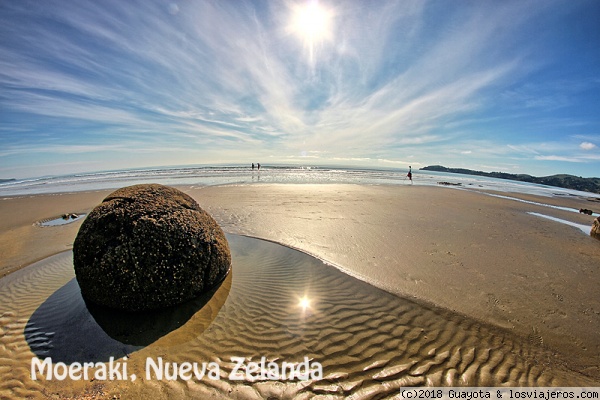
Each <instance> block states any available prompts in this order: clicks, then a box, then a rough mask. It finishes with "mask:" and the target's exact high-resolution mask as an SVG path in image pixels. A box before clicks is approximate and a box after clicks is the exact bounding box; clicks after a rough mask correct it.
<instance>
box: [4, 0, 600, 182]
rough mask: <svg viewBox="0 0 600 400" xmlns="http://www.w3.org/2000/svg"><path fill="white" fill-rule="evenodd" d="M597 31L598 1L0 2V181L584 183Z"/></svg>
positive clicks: (598, 143) (590, 171)
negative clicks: (284, 167)
mask: <svg viewBox="0 0 600 400" xmlns="http://www.w3.org/2000/svg"><path fill="white" fill-rule="evenodd" d="M305 15H308V17H303V16H305ZM598 21H600V1H597V0H590V1H585V0H561V1H554V0H535V1H528V0H517V1H511V0H503V1H496V0H494V1H485V0H482V1H466V0H464V1H462V0H461V1H447V0H435V1H426V0H418V1H410V0H406V1H385V0H377V1H324V0H322V1H320V2H315V1H314V0H313V1H312V2H306V1H296V2H293V1H266V0H265V1H256V2H251V1H246V2H242V1H233V0H231V1H224V0H223V1H193V0H181V1H151V0H144V1H121V0H119V1H111V0H102V1H96V0H94V1H85V0H77V1H75V0H73V1H37V0H35V1H28V0H3V1H2V2H0V178H9V177H16V178H24V177H33V176H42V175H49V174H50V175H54V174H68V173H73V172H85V171H98V170H108V169H121V168H131V167H146V166H160V165H182V164H216V163H250V162H261V163H262V164H265V165H268V164H269V163H296V164H304V165H316V164H323V165H324V164H343V165H359V166H374V167H397V168H407V167H408V165H412V167H413V168H419V167H422V166H425V165H431V164H442V165H446V166H452V167H464V168H472V169H479V170H485V171H505V172H513V173H530V174H533V175H550V174H555V173H571V174H574V175H581V176H600V24H599V23H598Z"/></svg>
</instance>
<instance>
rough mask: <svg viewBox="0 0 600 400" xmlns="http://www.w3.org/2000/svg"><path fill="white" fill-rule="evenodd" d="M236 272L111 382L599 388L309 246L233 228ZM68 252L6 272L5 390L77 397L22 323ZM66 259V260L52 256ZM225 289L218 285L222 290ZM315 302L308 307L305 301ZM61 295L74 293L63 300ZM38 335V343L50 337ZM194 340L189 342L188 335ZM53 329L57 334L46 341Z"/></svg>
mask: <svg viewBox="0 0 600 400" xmlns="http://www.w3.org/2000/svg"><path fill="white" fill-rule="evenodd" d="M228 240H229V242H230V246H231V249H232V256H233V270H232V274H233V277H232V281H231V287H230V288H229V289H228V290H229V291H228V294H227V299H226V301H224V304H223V305H222V307H220V310H218V314H216V315H214V316H213V317H214V319H212V318H213V317H211V319H212V322H211V323H210V324H208V326H207V327H206V329H202V330H200V331H199V330H198V329H197V327H194V324H193V323H187V324H185V325H183V326H182V327H180V328H179V329H177V330H176V331H173V332H171V333H170V334H167V335H166V336H164V337H161V338H160V339H158V340H157V341H156V342H154V343H152V344H150V345H148V346H146V347H144V348H141V349H140V350H138V351H136V352H133V353H132V354H131V358H130V360H129V364H128V367H129V371H130V373H135V374H136V375H137V376H138V377H139V379H137V380H136V381H135V382H130V381H129V382H107V383H106V386H105V387H104V389H103V390H104V391H105V393H106V394H107V395H109V396H111V395H113V394H115V395H119V396H122V397H123V398H143V397H152V398H165V399H166V398H199V399H200V398H208V397H215V398H240V399H242V398H243V399H253V398H256V399H261V398H290V399H291V398H313V397H315V396H317V397H320V396H323V397H326V398H353V399H372V398H392V397H394V396H396V395H397V394H398V389H399V388H400V387H402V386H419V385H435V386H447V385H460V386H502V385H506V386H520V385H525V386H554V385H577V386H579V385H581V386H596V385H598V382H594V381H592V380H590V379H589V378H587V377H585V376H583V375H581V374H578V373H576V372H573V371H571V370H569V369H568V368H567V367H564V366H563V364H561V362H560V357H559V355H557V354H554V353H553V352H552V351H550V350H549V349H546V348H544V347H543V346H542V345H541V344H540V343H539V342H536V341H531V340H528V339H527V338H520V337H517V336H514V335H513V334H511V333H509V332H506V331H504V330H502V329H499V328H495V327H492V326H488V325H484V324H482V323H479V322H477V321H473V320H470V319H468V318H465V317H463V316H460V315H456V314H453V313H451V312H448V311H445V310H441V309H436V308H433V307H429V306H424V305H421V304H417V303H415V302H412V301H409V300H406V299H402V298H399V297H397V296H394V295H391V294H389V293H387V292H384V291H382V290H380V289H377V288H375V287H373V286H371V285H368V284H366V283H364V282H361V281H359V280H356V279H354V278H351V277H349V276H347V275H345V274H344V273H342V272H340V271H338V270H337V269H335V268H333V267H331V266H327V265H325V264H323V263H322V262H320V261H319V260H317V259H315V258H313V257H310V256H307V255H306V254H303V253H301V252H298V251H295V250H292V249H289V248H286V247H283V246H280V245H278V244H275V243H270V242H266V241H261V240H257V239H251V238H247V237H242V236H235V235H229V236H228ZM70 262H71V260H70V253H69V252H67V253H63V254H62V255H58V256H56V257H55V258H50V259H48V260H45V261H43V262H41V263H38V264H37V265H33V266H31V267H28V269H27V271H25V270H22V271H19V273H20V276H16V275H14V274H13V275H14V276H13V275H11V276H9V277H7V278H10V279H5V280H2V281H0V287H1V289H2V291H1V292H0V293H1V294H0V302H2V304H5V305H8V309H6V308H5V309H4V310H3V311H2V314H1V315H0V326H1V329H2V338H1V339H0V340H1V345H0V373H1V374H2V376H3V377H6V378H5V379H3V380H2V382H1V383H0V397H2V398H4V397H6V398H19V397H26V396H32V397H44V396H45V395H44V393H55V392H59V393H62V394H64V395H67V396H74V395H76V394H78V393H81V392H82V391H85V390H86V388H85V384H88V385H91V384H92V383H89V382H88V383H82V385H80V386H76V385H75V386H69V385H64V383H63V384H62V385H59V383H57V382H44V381H42V382H40V381H36V382H34V381H31V379H29V376H28V375H29V366H30V358H31V357H32V356H33V354H34V353H33V352H32V349H31V348H30V346H31V342H30V343H29V345H28V344H27V342H26V341H25V335H24V329H25V327H26V325H27V320H28V317H29V316H31V314H32V313H33V312H34V311H35V309H36V307H37V306H39V305H40V304H41V303H42V302H44V301H45V300H46V299H47V298H48V297H49V296H50V295H51V294H52V293H53V292H55V291H57V290H58V289H59V288H60V287H61V286H64V285H65V284H66V283H67V282H69V280H70V279H71V278H72V277H73V275H72V265H71V264H70ZM55 264H60V265H58V266H57V265H55ZM217 295H218V292H217ZM303 297H305V298H306V299H308V300H309V301H310V305H309V306H308V307H303V306H301V305H300V299H301V298H303ZM64 301H69V300H68V299H65V300H64ZM44 334H45V336H44V335H40V337H41V339H40V342H39V343H38V344H37V345H39V346H48V345H52V337H51V336H48V335H47V332H45V333H44ZM182 337H185V338H186V340H185V341H182V340H181V338H182ZM48 338H49V339H50V340H48ZM232 356H236V357H244V358H246V359H247V360H252V361H259V360H260V357H261V356H265V357H266V358H267V360H268V361H273V360H274V361H277V362H282V361H286V362H300V361H302V360H303V359H304V357H305V356H306V357H308V358H309V359H310V360H313V361H317V362H319V363H321V364H322V366H323V371H324V373H323V379H322V380H318V381H306V382H299V381H292V382H289V381H285V382H273V381H268V380H267V381H260V380H258V381H252V382H247V381H230V380H229V379H228V376H229V373H230V372H231V370H232V368H233V363H232V362H231V357H232ZM147 357H151V358H154V359H156V358H157V357H162V358H163V359H164V360H165V361H169V362H173V363H182V362H198V363H202V362H210V361H215V362H217V363H218V364H219V365H220V367H221V378H222V379H220V380H215V381H211V380H207V379H206V378H204V379H202V380H195V379H192V380H190V381H182V380H174V381H166V380H164V381H160V380H155V379H154V380H146V379H145V369H144V363H145V360H146V358H147Z"/></svg>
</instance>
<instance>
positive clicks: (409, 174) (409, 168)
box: [406, 165, 412, 183]
mask: <svg viewBox="0 0 600 400" xmlns="http://www.w3.org/2000/svg"><path fill="white" fill-rule="evenodd" d="M406 176H407V177H408V179H409V180H410V183H412V167H411V166H410V165H409V166H408V174H406Z"/></svg>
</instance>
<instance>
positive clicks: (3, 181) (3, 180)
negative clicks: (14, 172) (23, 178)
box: [0, 178, 15, 183]
mask: <svg viewBox="0 0 600 400" xmlns="http://www.w3.org/2000/svg"><path fill="white" fill-rule="evenodd" d="M13 181H15V179H14V178H13V179H0V183H6V182H13Z"/></svg>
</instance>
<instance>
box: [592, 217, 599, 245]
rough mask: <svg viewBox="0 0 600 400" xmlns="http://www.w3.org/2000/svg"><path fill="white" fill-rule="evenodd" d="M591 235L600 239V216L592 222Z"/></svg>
mask: <svg viewBox="0 0 600 400" xmlns="http://www.w3.org/2000/svg"><path fill="white" fill-rule="evenodd" d="M590 235H591V236H592V237H593V238H596V239H598V240H600V217H598V218H596V219H595V220H594V223H593V224H592V230H591V231H590Z"/></svg>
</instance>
